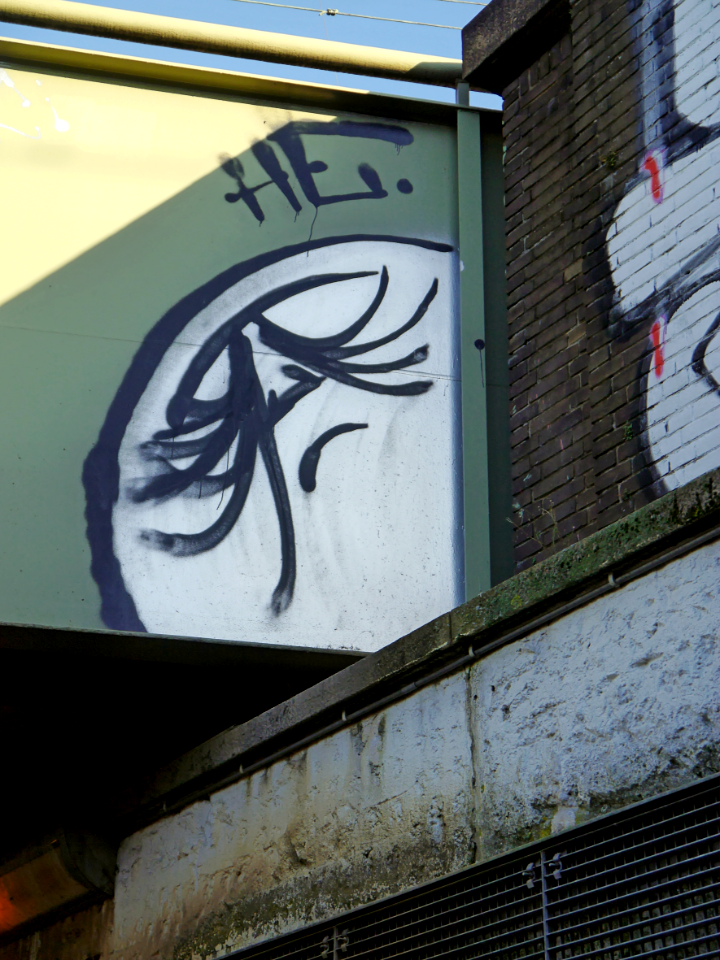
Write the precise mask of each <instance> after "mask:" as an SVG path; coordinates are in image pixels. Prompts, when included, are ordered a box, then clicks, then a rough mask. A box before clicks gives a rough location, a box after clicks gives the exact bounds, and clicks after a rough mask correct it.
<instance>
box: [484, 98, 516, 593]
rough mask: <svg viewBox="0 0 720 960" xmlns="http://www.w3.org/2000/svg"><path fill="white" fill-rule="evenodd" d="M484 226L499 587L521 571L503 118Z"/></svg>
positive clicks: (489, 164) (487, 161)
mask: <svg viewBox="0 0 720 960" xmlns="http://www.w3.org/2000/svg"><path fill="white" fill-rule="evenodd" d="M480 137H481V149H482V199H483V207H482V223H483V238H484V242H483V266H484V281H485V372H486V376H487V388H486V389H487V435H488V473H489V477H488V482H489V495H488V507H489V511H490V519H489V523H490V579H491V581H492V585H493V586H495V585H496V584H498V583H501V582H502V581H503V580H507V578H508V577H511V576H512V575H513V573H514V571H515V561H514V558H513V543H512V523H511V517H512V483H511V471H512V457H511V454H510V377H509V371H508V347H509V344H508V326H507V290H506V287H507V284H506V278H505V193H504V178H503V140H502V119H501V117H500V116H488V115H487V114H486V115H484V116H482V117H481V118H480Z"/></svg>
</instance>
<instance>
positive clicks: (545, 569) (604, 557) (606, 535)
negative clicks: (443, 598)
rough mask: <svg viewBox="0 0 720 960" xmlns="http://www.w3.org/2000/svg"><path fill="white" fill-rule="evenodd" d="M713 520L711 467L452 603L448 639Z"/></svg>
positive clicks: (588, 583)
mask: <svg viewBox="0 0 720 960" xmlns="http://www.w3.org/2000/svg"><path fill="white" fill-rule="evenodd" d="M717 523H720V470H713V471H711V472H709V473H706V474H704V475H703V476H702V477H700V478H699V479H697V480H693V481H692V482H691V483H688V484H686V485H685V486H683V487H680V488H679V489H678V490H675V491H672V492H671V493H668V494H666V495H665V496H664V497H661V498H660V499H658V500H655V501H654V502H653V503H650V504H648V505H647V506H645V507H642V508H641V509H639V510H636V511H635V512H634V513H631V514H629V515H628V516H627V517H623V518H622V520H618V521H616V522H615V523H613V524H611V525H610V526H608V527H605V529H603V530H599V531H598V532H597V533H594V534H592V535H591V536H589V537H587V538H586V539H584V540H581V541H580V542H579V543H575V544H572V545H571V546H569V547H566V548H565V549H564V550H561V551H560V552H559V553H557V554H555V555H554V556H551V557H548V558H547V559H545V560H543V561H542V562H541V563H539V564H537V566H535V567H530V568H529V569H528V570H524V571H523V572H522V573H519V574H516V575H515V576H514V577H511V578H510V579H509V580H506V581H505V582H504V583H501V584H498V586H496V587H494V588H493V589H492V590H488V591H487V592H486V593H483V594H481V595H480V596H478V597H475V598H474V599H472V600H469V601H468V602H467V603H465V604H463V605H462V606H460V607H457V608H456V609H455V610H453V611H452V612H451V614H450V623H451V634H452V637H453V640H454V641H455V642H457V641H459V640H462V639H477V640H481V639H482V638H483V634H485V633H486V632H487V631H488V630H490V629H491V628H493V627H496V626H497V625H498V624H499V623H501V622H503V621H507V620H509V619H510V618H512V617H517V616H518V615H521V616H522V615H527V614H529V613H532V614H533V615H537V614H538V613H539V612H540V611H541V610H542V609H543V608H547V607H548V606H549V605H550V604H552V603H553V602H557V601H560V600H563V599H567V598H568V597H570V596H579V595H581V594H582V592H583V590H589V589H591V588H592V586H593V585H594V583H595V582H597V581H599V580H600V579H601V578H603V579H604V578H605V577H606V576H607V575H608V574H609V573H614V574H617V573H619V572H622V571H623V570H625V569H627V568H629V567H631V566H632V565H633V564H635V563H638V562H642V560H643V559H645V558H646V557H647V558H649V557H650V556H653V555H656V554H657V553H660V552H662V551H664V550H666V549H670V548H671V547H672V546H674V545H675V544H676V543H678V542H681V541H682V540H684V539H690V538H692V537H693V536H694V535H695V534H696V533H699V532H700V529H704V528H706V527H712V526H714V525H715V524H717ZM399 642H402V641H399Z"/></svg>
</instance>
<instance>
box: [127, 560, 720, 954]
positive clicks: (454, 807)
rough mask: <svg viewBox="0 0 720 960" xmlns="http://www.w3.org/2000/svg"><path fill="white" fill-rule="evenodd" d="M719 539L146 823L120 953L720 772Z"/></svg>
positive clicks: (276, 918)
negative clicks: (200, 799)
mask: <svg viewBox="0 0 720 960" xmlns="http://www.w3.org/2000/svg"><path fill="white" fill-rule="evenodd" d="M719 575H720V544H719V543H717V542H715V543H711V544H708V545H706V546H704V547H702V548H700V549H698V550H696V551H694V552H693V553H691V554H688V555H686V556H684V557H682V558H681V559H678V560H675V561H674V562H672V563H668V564H667V565H665V566H664V567H661V568H659V569H657V570H656V571H654V572H653V573H651V574H649V575H646V576H645V577H643V578H641V579H638V580H635V581H633V582H631V583H630V584H628V585H627V586H625V587H623V588H621V589H618V590H617V591H615V592H613V593H612V594H610V595H606V596H604V597H601V598H600V599H598V600H596V601H595V602H593V603H590V604H588V605H587V606H585V607H583V608H581V609H579V610H575V611H573V612H572V613H570V614H567V615H566V616H564V617H562V618H560V619H558V620H557V621H555V622H554V623H552V624H551V625H550V626H548V627H546V628H545V629H543V630H539V631H536V632H534V633H532V634H530V635H528V636H527V637H526V638H524V639H522V640H519V641H516V642H515V643H512V644H509V645H508V646H506V647H503V648H501V649H499V650H496V651H495V652H493V653H491V654H489V655H488V656H486V657H485V658H484V659H482V660H480V661H479V662H477V663H476V664H474V665H473V666H472V668H470V669H469V670H466V671H463V672H461V673H458V674H455V675H453V676H451V677H449V678H446V679H445V680H443V681H442V682H439V683H437V684H435V685H433V686H430V687H426V688H424V689H422V690H420V691H418V692H417V693H415V694H413V695H412V696H409V697H407V698H406V699H404V700H402V701H399V702H397V703H395V704H393V705H392V706H390V707H388V708H387V709H385V710H383V711H381V712H379V713H378V714H377V715H375V716H373V717H372V718H370V719H368V720H366V721H363V722H361V723H358V724H356V725H355V726H353V727H351V728H348V729H344V730H341V731H338V732H336V733H335V734H333V735H332V736H329V737H327V738H326V739H324V740H320V741H318V742H316V743H314V744H312V745H311V746H309V747H308V748H307V749H306V750H303V751H300V752H298V753H297V754H295V755H293V756H292V757H290V758H289V759H285V760H281V761H279V762H277V763H275V764H274V765H272V766H271V767H269V768H268V769H266V770H264V771H260V772H258V773H256V774H254V775H253V776H250V777H248V778H247V779H245V780H242V781H239V782H238V783H236V784H233V785H232V786H230V787H228V788H226V789H225V790H222V791H220V792H218V793H216V794H214V795H213V796H212V797H211V798H210V799H209V800H207V801H203V802H198V803H195V804H193V805H192V806H190V807H188V808H187V809H186V810H184V811H183V812H181V813H179V814H175V815H173V816H170V817H167V818H166V819H164V820H161V821H159V822H158V823H156V824H154V825H152V826H150V827H148V828H146V829H145V830H142V831H140V832H138V833H136V834H135V835H133V836H132V837H130V838H128V839H127V840H126V841H125V843H124V844H123V846H122V848H121V851H120V857H119V863H120V872H119V874H118V880H117V887H116V899H115V916H116V924H115V934H114V943H113V951H112V953H113V955H114V956H115V957H117V958H121V957H122V958H123V960H125V958H128V960H129V958H135V957H138V958H140V957H143V958H144V957H148V956H157V957H171V956H174V957H177V958H178V960H180V958H183V960H184V958H188V960H190V958H207V957H216V956H223V955H225V954H227V953H229V952H230V951H231V950H233V949H238V948H240V947H242V946H245V945H247V944H250V943H252V942H255V941H257V940H260V939H265V938H267V937H271V936H274V935H276V934H278V933H281V932H285V931H288V930H293V929H296V928H299V927H302V926H303V925H305V924H307V923H308V922H311V921H313V920H318V919H323V918H327V917H330V916H333V915H336V914H339V913H342V912H343V911H344V910H346V909H348V908H350V907H352V906H355V905H358V904H360V903H364V902H368V901H370V900H373V899H376V898H378V897H381V896H385V895H387V894H391V893H394V892H397V891H399V890H402V889H405V888H408V887H410V886H413V885H414V884H417V883H419V882H422V881H424V880H427V879H430V878H432V877H437V876H442V875H444V874H446V873H448V872H451V871H453V870H456V869H458V868H460V867H462V866H465V865H468V864H470V863H472V862H474V861H475V860H476V859H484V858H486V857H488V856H491V855H493V854H496V853H499V852H501V851H504V850H507V849H511V848H512V847H514V846H517V845H519V844H521V843H524V842H526V841H528V840H531V839H533V838H534V837H538V836H542V835H545V834H547V833H550V832H551V831H553V830H558V829H564V828H566V827H569V826H572V825H573V824H574V823H576V822H580V821H582V820H583V819H588V818H591V817H593V816H596V815H598V814H601V813H604V812H607V811H610V810H613V809H618V808H621V807H623V806H625V805H627V804H628V803H630V802H632V801H633V800H636V799H639V798H640V797H643V796H651V795H654V794H656V793H658V792H661V791H663V790H666V789H671V788H673V787H675V786H680V785H683V784H686V783H689V782H692V780H694V779H697V778H698V777H701V776H704V775H707V774H708V773H711V772H713V771H715V770H716V768H717V766H718V764H717V763H716V758H717V756H718V749H719V748H720V711H719V708H718V698H717V689H718V680H719V679H720V638H719V637H718V611H719V608H720V603H719V597H718V590H719V586H718V584H719V582H720V576H719Z"/></svg>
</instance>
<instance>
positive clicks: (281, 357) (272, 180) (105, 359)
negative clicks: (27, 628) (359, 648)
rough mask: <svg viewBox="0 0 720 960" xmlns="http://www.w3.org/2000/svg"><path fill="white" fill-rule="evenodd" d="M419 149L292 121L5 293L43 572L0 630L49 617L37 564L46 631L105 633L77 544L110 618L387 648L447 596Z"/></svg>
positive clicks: (431, 262)
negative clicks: (52, 547) (51, 518)
mask: <svg viewBox="0 0 720 960" xmlns="http://www.w3.org/2000/svg"><path fill="white" fill-rule="evenodd" d="M414 140H415V138H414V136H413V133H412V132H411V131H410V130H409V129H407V128H405V127H403V126H399V125H395V124H390V123H377V122H356V121H338V122H328V121H322V122H315V121H313V122H309V121H303V122H290V123H286V124H285V125H284V126H281V127H280V128H279V129H277V130H275V132H274V133H272V134H271V135H270V136H268V137H267V138H266V139H265V140H263V141H260V142H258V143H256V144H255V145H254V146H253V147H252V148H251V149H249V150H248V151H246V153H243V154H242V155H240V156H237V157H229V156H227V155H225V156H222V157H220V158H219V161H218V163H219V167H218V169H217V170H216V171H215V172H214V173H212V174H210V175H209V176H207V177H205V178H203V179H202V180H200V181H198V182H196V183H194V184H193V185H192V186H191V187H190V188H188V189H187V190H185V191H183V192H182V193H181V194H180V195H178V196H176V197H174V198H173V199H172V200H170V201H168V202H166V203H164V204H162V205H161V206H160V207H158V208H156V209H155V210H153V211H152V212H150V213H148V214H147V215H145V216H144V217H142V218H141V219H140V220H138V221H136V222H135V223H133V224H131V225H130V226H129V227H127V228H126V229H124V230H121V231H120V232H119V233H117V234H116V235H114V236H112V237H111V238H110V239H108V240H107V241H105V242H103V243H101V244H99V245H98V246H97V247H95V248H93V249H92V250H90V251H89V252H88V253H86V254H84V255H82V256H81V257H79V258H78V259H77V260H75V261H73V262H72V263H71V264H69V265H68V266H67V267H64V268H63V269H61V270H60V271H58V272H57V273H55V274H53V275H52V276H51V277H48V278H46V279H45V280H43V281H41V282H40V283H38V284H37V285H36V286H34V287H33V288H32V289H31V290H29V291H27V292H26V293H24V294H22V295H20V296H19V297H17V298H15V300H13V301H10V302H9V303H8V304H6V305H4V306H3V307H2V310H0V325H1V328H2V331H3V334H4V338H5V340H6V342H7V345H8V350H7V351H5V359H6V363H7V364H8V368H10V367H14V368H15V369H16V370H23V369H24V370H27V369H32V370H34V371H35V373H36V375H39V376H40V379H41V381H42V382H41V383H39V384H38V383H35V382H34V378H33V383H32V384H26V383H24V382H23V383H22V384H21V383H20V380H19V378H18V377H15V378H14V379H13V377H12V376H11V377H10V381H11V382H10V383H9V384H8V383H7V382H6V388H7V389H9V390H10V392H11V394H14V399H15V400H18V399H19V396H21V397H22V400H21V402H20V403H19V406H18V409H19V410H20V415H19V417H18V419H17V422H16V424H15V425H14V426H13V427H11V428H10V431H9V435H8V440H7V443H8V446H9V449H11V450H12V449H13V448H14V449H15V450H16V451H18V450H19V449H20V446H21V445H22V442H21V440H20V439H19V438H22V437H34V438H35V442H34V443H32V444H31V446H30V449H28V451H27V453H28V459H29V461H30V463H29V465H24V466H23V465H20V466H19V470H18V471H17V476H16V478H15V480H16V481H17V482H15V480H14V481H13V483H12V487H13V489H12V490H11V491H10V492H9V495H10V498H11V500H12V499H14V500H15V506H16V508H17V509H16V510H15V511H14V513H13V517H14V524H15V531H14V532H15V533H17V530H18V528H19V529H22V532H23V539H24V541H25V542H26V543H27V542H28V536H29V537H30V543H32V549H29V550H28V549H26V553H29V555H28V556H27V557H26V563H24V564H23V566H25V567H29V569H31V570H33V571H34V576H33V577H32V578H27V577H25V578H23V577H22V576H19V575H18V573H17V571H16V570H14V569H13V571H11V575H10V576H9V577H7V578H6V584H7V586H8V588H9V589H8V600H9V599H10V598H11V597H12V596H13V594H14V595H15V596H16V598H17V595H18V594H19V595H20V596H21V597H22V596H23V595H26V596H27V611H28V612H27V614H26V615H23V611H22V610H19V611H18V612H17V613H16V615H15V616H12V615H11V616H10V617H7V616H5V617H4V619H17V620H19V621H23V620H28V619H31V620H32V621H33V622H43V617H42V615H41V616H40V617H39V616H38V614H37V604H36V599H37V598H36V596H35V594H36V591H35V590H34V589H33V585H34V584H35V583H37V581H38V579H40V578H42V579H45V580H46V582H47V583H49V585H50V587H51V590H50V593H51V595H52V593H53V590H52V588H53V587H55V588H56V592H57V595H58V596H60V595H62V596H63V598H64V599H63V600H62V601H58V602H57V604H56V606H54V607H53V603H52V598H51V599H50V612H49V613H46V614H45V616H46V617H48V618H49V622H51V623H53V624H58V625H68V621H69V622H70V624H72V625H78V619H80V624H79V625H81V626H90V627H92V626H94V625H95V623H94V622H93V615H92V614H90V615H89V616H86V617H85V619H84V620H83V619H82V618H83V615H84V614H83V612H82V610H84V609H86V608H81V612H80V614H79V615H78V611H77V609H76V608H73V603H74V602H75V601H77V602H78V603H83V604H87V608H92V606H93V600H94V596H96V593H95V590H94V588H93V587H92V584H91V583H90V581H89V578H88V566H90V563H89V560H88V553H87V544H88V542H89V546H90V551H91V555H92V556H91V570H92V576H93V578H94V581H95V584H96V587H97V590H98V591H99V593H100V598H101V618H102V623H103V624H104V625H105V626H107V627H110V628H113V629H120V630H133V631H144V630H148V631H150V632H154V633H166V634H167V633H169V634H180V635H199V636H213V637H218V638H229V639H250V640H253V639H256V640H268V639H277V640H278V641H279V642H286V643H287V642H295V643H298V642H299V643H303V642H305V643H307V644H308V645H317V642H318V640H317V638H318V634H320V635H322V636H323V637H324V638H325V637H327V638H329V645H336V646H342V645H344V644H345V643H346V642H347V636H349V634H348V631H350V632H351V633H352V635H353V636H354V637H357V636H358V635H362V633H363V630H362V625H363V623H364V626H365V628H366V631H365V632H366V633H367V634H369V642H368V644H367V645H368V646H369V647H370V648H372V646H373V639H374V632H375V630H376V629H377V632H378V636H379V635H380V634H381V635H382V643H386V642H388V640H391V639H393V637H394V636H395V635H399V634H400V633H402V632H405V630H406V629H410V628H411V627H412V626H415V625H416V623H417V622H421V621H422V619H429V618H430V617H431V616H434V615H436V613H439V612H441V611H442V610H444V609H446V608H449V607H451V606H453V605H454V604H455V603H456V602H458V597H457V592H458V587H459V580H460V575H461V570H459V569H457V556H458V551H457V549H456V543H455V538H456V536H457V533H456V530H455V527H456V526H457V523H456V517H457V504H456V490H455V487H456V478H455V468H454V460H455V458H456V456H457V451H455V449H454V443H455V433H456V430H455V421H456V419H457V388H456V382H457V357H456V345H455V343H454V340H453V331H454V317H455V305H454V297H455V284H454V281H453V276H454V263H455V260H454V253H453V251H454V246H453V243H454V232H455V226H454V219H453V216H452V215H451V210H452V209H453V208H452V205H451V204H446V205H445V207H444V208H443V205H442V202H441V203H440V205H439V209H438V202H437V198H436V200H435V202H434V203H433V202H432V201H428V195H429V194H430V192H431V189H435V184H436V182H437V174H438V170H439V169H441V168H442V162H443V159H444V158H443V149H447V145H444V146H443V145H442V144H441V145H440V149H435V150H434V151H433V149H432V147H431V148H430V149H429V150H426V153H425V161H429V163H427V162H426V163H425V167H426V169H423V163H419V162H418V156H417V153H412V152H411V150H407V151H403V152H402V153H401V148H411V147H412V145H413V144H414ZM318 144H320V146H318ZM418 146H419V145H418ZM425 146H426V147H427V145H425ZM435 147H436V148H437V147H438V145H437V144H435ZM318 153H319V154H320V155H321V156H323V157H325V159H323V160H321V159H319V158H318ZM326 161H327V162H326ZM435 168H438V169H435ZM325 173H327V175H328V176H327V180H324V179H323V177H322V174H325ZM399 174H402V175H399ZM328 187H329V188H330V189H328ZM436 193H437V191H436ZM448 195H449V196H450V194H449V193H448ZM450 199H452V197H451V196H450ZM321 208H322V209H321ZM251 230H252V232H251ZM399 231H400V234H401V235H398V232H399ZM313 233H315V238H313ZM440 237H442V238H443V240H440V239H439V238H440ZM446 240H447V241H450V242H445V241H446ZM238 261H239V262H238ZM31 332H32V333H31ZM28 337H31V339H32V342H30V341H29V340H28ZM438 377H439V378H440V380H439V381H438V379H437V378H438ZM7 379H8V378H6V381H7ZM53 400H54V402H55V407H56V408H57V406H58V405H59V407H60V408H63V407H64V410H61V411H60V412H59V413H58V411H57V409H56V411H55V413H54V414H51V415H50V416H48V413H47V405H48V404H50V403H51V402H52V401H53ZM19 443H20V446H19ZM438 444H439V445H440V446H439V447H438ZM60 445H62V454H65V456H63V455H62V454H61V453H60V450H59V447H60ZM8 446H6V449H8ZM38 449H42V451H43V453H42V458H43V464H42V466H44V467H45V470H44V471H43V470H42V469H38V468H40V466H41V464H39V463H38V460H37V457H38ZM68 451H70V455H69V456H68V455H67V454H68ZM25 452H26V451H25V449H24V448H23V450H22V453H20V452H18V453H17V458H18V461H19V462H20V464H22V455H23V454H25ZM33 458H35V460H34V462H33ZM439 460H440V461H441V462H444V463H446V464H447V469H446V475H444V476H439V475H438V470H437V466H436V464H437V463H438V461H439ZM83 461H84V466H83ZM48 464H50V471H51V475H52V476H53V484H52V492H51V494H50V496H49V497H48V496H47V495H45V497H43V491H42V490H41V489H40V486H41V485H40V484H39V483H38V474H39V475H42V476H46V475H47V465H48ZM433 464H435V466H434V465H433ZM81 473H82V484H83V487H84V494H85V498H86V503H85V504H84V505H83V506H84V509H85V516H86V520H87V541H85V540H84V536H83V535H84V533H85V524H84V523H83V520H82V516H81V514H80V507H81V498H82V490H81V489H80V488H79V479H80V474H81ZM44 502H45V503H47V506H46V507H45V506H41V508H40V510H38V504H41V505H42V504H43V503H44ZM43 511H45V512H46V513H49V512H52V513H53V514H57V515H58V516H59V517H60V518H64V520H63V519H61V521H60V522H61V523H63V522H64V523H66V524H67V523H68V522H69V524H70V526H69V527H68V528H67V529H65V530H64V531H58V530H57V529H56V530H54V531H53V530H51V529H49V527H48V523H47V522H44V521H46V520H47V516H43ZM38 514H39V515H38ZM68 518H70V520H68ZM419 518H422V520H421V521H420V522H419ZM17 521H19V523H18V522H17ZM50 527H52V523H50ZM58 534H59V538H60V542H62V543H63V545H64V547H65V549H64V553H63V564H62V565H61V568H60V567H59V566H58V561H57V558H56V557H52V556H51V557H50V558H49V559H48V558H47V557H46V558H45V561H44V562H45V564H46V571H41V570H40V569H39V568H38V563H40V562H41V560H40V557H41V556H42V555H44V554H47V552H48V551H47V549H44V546H46V544H44V541H47V540H48V538H49V537H52V538H53V539H55V540H57V538H58ZM10 539H12V532H11V536H10ZM6 542H7V541H6ZM409 542H412V544H413V551H414V552H416V553H417V556H418V559H417V562H414V561H412V560H410V561H408V559H407V553H408V551H407V544H408V543H409ZM403 557H404V558H405V559H404V560H402V565H403V568H404V570H403V574H402V576H401V575H400V564H401V558H403ZM429 557H435V558H436V559H435V560H433V561H429V559H428V558H429ZM428 563H430V566H431V567H432V569H431V570H428V569H427V567H428ZM48 570H49V571H50V572H49V575H48V576H46V575H45V574H46V572H47V571H48ZM22 572H23V571H22V570H20V574H22ZM393 580H394V581H396V582H397V583H401V582H402V583H404V586H402V589H401V590H400V596H399V597H398V596H394V595H393V591H392V590H390V591H388V590H386V591H385V596H383V590H382V584H383V583H384V582H385V583H387V582H392V581H393ZM13 581H14V582H13ZM411 585H412V586H411ZM418 590H421V591H423V592H426V591H427V592H428V594H429V596H428V598H427V599H426V601H424V606H427V607H428V610H427V611H424V610H421V611H420V612H418V609H417V602H418V596H417V591H418ZM68 594H72V595H73V596H71V597H70V598H69V599H68ZM77 594H82V597H78V596H77ZM367 598H370V603H368V599H367ZM6 606H7V604H6ZM20 606H22V600H21V601H20ZM436 608H437V609H436ZM69 610H72V611H73V612H71V613H69ZM357 611H364V612H363V613H361V615H359V616H355V614H356V612H357ZM351 617H352V620H351V619H350V618H351ZM418 617H420V619H418ZM394 621H397V623H395V622H394ZM358 622H359V623H360V625H361V626H360V629H358ZM388 623H390V624H391V626H390V627H389V629H388ZM97 625H99V624H97ZM303 625H304V629H305V634H306V635H303V632H302V629H303ZM338 632H339V637H340V639H339V640H338V639H337V638H338Z"/></svg>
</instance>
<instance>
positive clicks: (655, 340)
mask: <svg viewBox="0 0 720 960" xmlns="http://www.w3.org/2000/svg"><path fill="white" fill-rule="evenodd" d="M650 338H651V339H652V344H653V367H654V369H655V376H656V377H657V378H658V380H659V379H660V377H661V376H662V375H663V370H664V369H665V357H664V356H663V342H662V324H661V323H660V321H659V320H656V321H655V323H654V324H653V325H652V330H651V331H650Z"/></svg>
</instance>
